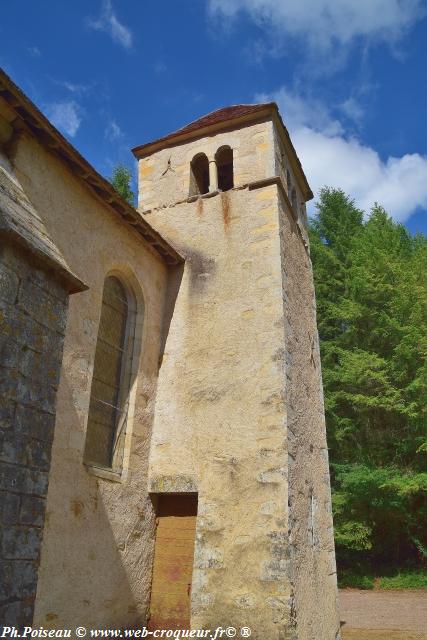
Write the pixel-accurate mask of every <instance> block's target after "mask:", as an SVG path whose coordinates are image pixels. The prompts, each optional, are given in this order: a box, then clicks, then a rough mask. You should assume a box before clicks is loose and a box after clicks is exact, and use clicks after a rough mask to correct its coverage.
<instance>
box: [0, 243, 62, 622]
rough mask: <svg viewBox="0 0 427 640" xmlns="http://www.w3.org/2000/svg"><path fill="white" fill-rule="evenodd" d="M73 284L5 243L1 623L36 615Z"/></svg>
mask: <svg viewBox="0 0 427 640" xmlns="http://www.w3.org/2000/svg"><path fill="white" fill-rule="evenodd" d="M67 303H68V292H67V291H66V290H65V289H64V288H63V287H62V286H61V285H60V284H58V283H56V282H55V280H53V278H52V274H51V273H49V272H45V271H43V270H41V269H39V268H37V266H36V265H35V264H34V263H33V261H32V260H31V255H30V253H29V252H28V251H27V252H25V251H23V250H22V249H18V248H15V247H13V245H7V246H5V245H3V246H2V247H1V249H0V386H1V389H2V394H1V396H0V427H1V438H2V440H1V443H0V490H1V494H0V505H1V530H0V535H1V554H0V557H1V560H0V562H1V569H0V572H1V576H0V585H1V592H0V623H2V624H6V625H28V624H31V623H32V618H33V608H34V599H35V596H36V587H37V575H38V565H39V557H40V545H41V540H42V535H43V526H44V522H45V511H46V495H47V488H48V475H49V469H50V459H51V447H52V440H53V434H54V423H55V402H56V392H57V386H58V380H59V372H60V367H61V359H62V348H63V339H64V331H65V322H66V312H67Z"/></svg>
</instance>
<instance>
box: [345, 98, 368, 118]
mask: <svg viewBox="0 0 427 640" xmlns="http://www.w3.org/2000/svg"><path fill="white" fill-rule="evenodd" d="M339 108H340V110H341V111H342V112H343V114H344V115H345V116H347V118H349V119H350V120H353V121H354V122H356V123H357V124H361V122H362V119H363V116H364V115H365V110H364V108H363V107H362V106H361V104H360V103H359V102H358V101H357V100H356V99H355V98H353V97H352V96H351V97H350V98H347V100H345V101H344V102H342V103H341V104H340V105H339Z"/></svg>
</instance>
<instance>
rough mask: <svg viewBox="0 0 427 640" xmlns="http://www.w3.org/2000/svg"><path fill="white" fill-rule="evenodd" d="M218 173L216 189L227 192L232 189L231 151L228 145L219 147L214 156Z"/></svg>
mask: <svg viewBox="0 0 427 640" xmlns="http://www.w3.org/2000/svg"><path fill="white" fill-rule="evenodd" d="M215 162H216V166H217V171H218V189H219V190H220V191H228V190H229V189H232V188H233V187H234V176H233V149H232V148H231V147H229V146H228V145H225V146H223V147H220V148H219V149H218V151H217V152H216V154H215Z"/></svg>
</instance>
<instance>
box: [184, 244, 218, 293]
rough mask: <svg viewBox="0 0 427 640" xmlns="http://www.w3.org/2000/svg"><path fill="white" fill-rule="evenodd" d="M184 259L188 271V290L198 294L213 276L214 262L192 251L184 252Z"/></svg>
mask: <svg viewBox="0 0 427 640" xmlns="http://www.w3.org/2000/svg"><path fill="white" fill-rule="evenodd" d="M186 258H187V264H188V267H189V269H190V290H191V292H192V293H200V292H202V291H203V290H204V289H205V287H206V285H207V283H208V281H209V279H210V278H212V276H213V275H214V274H215V269H216V265H215V260H213V258H208V257H207V256H204V255H203V254H202V253H199V252H198V251H195V250H194V249H190V250H188V251H186Z"/></svg>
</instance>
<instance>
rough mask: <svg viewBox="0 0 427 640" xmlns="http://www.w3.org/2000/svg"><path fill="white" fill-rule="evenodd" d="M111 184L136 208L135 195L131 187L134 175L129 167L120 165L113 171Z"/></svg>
mask: <svg viewBox="0 0 427 640" xmlns="http://www.w3.org/2000/svg"><path fill="white" fill-rule="evenodd" d="M110 182H111V184H112V185H113V187H114V188H115V190H116V191H118V192H119V193H120V195H121V196H122V198H123V199H124V200H126V201H127V202H129V204H131V205H132V206H134V203H135V194H134V193H133V191H132V189H131V186H130V185H131V182H132V173H131V171H130V170H129V169H128V167H126V166H125V165H123V164H118V165H117V166H116V167H115V168H114V170H113V175H112V176H111V180H110Z"/></svg>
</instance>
